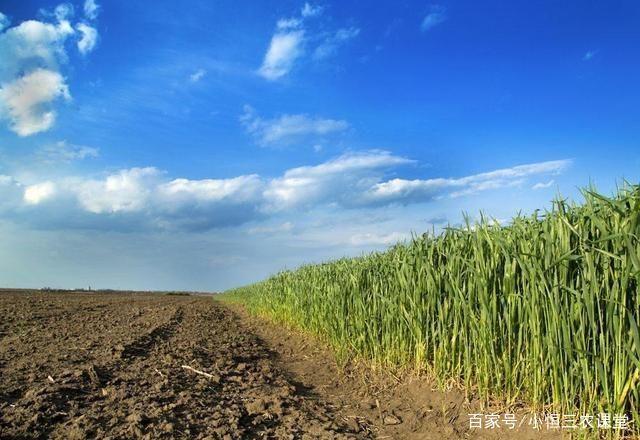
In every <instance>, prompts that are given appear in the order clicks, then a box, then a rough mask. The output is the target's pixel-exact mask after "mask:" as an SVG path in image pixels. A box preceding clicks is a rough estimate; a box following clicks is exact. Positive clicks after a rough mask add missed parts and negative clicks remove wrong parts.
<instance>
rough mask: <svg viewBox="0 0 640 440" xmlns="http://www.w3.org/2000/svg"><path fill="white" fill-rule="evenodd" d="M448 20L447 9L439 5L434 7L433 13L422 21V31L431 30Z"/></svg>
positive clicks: (432, 7)
mask: <svg viewBox="0 0 640 440" xmlns="http://www.w3.org/2000/svg"><path fill="white" fill-rule="evenodd" d="M446 19H447V15H446V10H445V8H444V7H442V6H439V5H432V6H431V11H430V12H429V13H428V14H427V15H426V16H425V17H424V19H423V20H422V24H421V25H420V30H422V32H426V31H428V30H431V29H433V28H434V27H436V26H438V25H439V24H441V23H443V22H444V21H445V20H446Z"/></svg>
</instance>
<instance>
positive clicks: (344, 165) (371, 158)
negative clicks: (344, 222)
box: [264, 151, 414, 211]
mask: <svg viewBox="0 0 640 440" xmlns="http://www.w3.org/2000/svg"><path fill="white" fill-rule="evenodd" d="M412 163H414V162H413V161H412V160H409V159H405V158H402V157H399V156H394V155H392V154H391V153H389V152H386V151H370V152H365V153H357V154H356V153H352V154H345V155H343V156H340V157H338V158H336V159H332V160H330V161H327V162H324V163H322V164H320V165H315V166H304V167H298V168H292V169H290V170H288V171H286V172H285V173H284V175H283V176H282V177H279V178H276V179H273V180H272V181H271V182H269V184H268V186H267V188H266V190H265V192H264V196H265V202H266V208H267V209H268V210H270V211H280V210H284V209H291V208H294V207H300V206H311V205H314V204H318V203H336V204H339V205H342V206H354V205H358V204H359V203H361V201H362V200H361V199H362V194H364V193H366V191H367V190H368V189H369V188H370V186H371V185H372V184H374V183H375V182H377V181H379V179H380V176H381V174H382V171H384V170H385V169H389V168H392V167H395V166H399V165H407V164H412Z"/></svg>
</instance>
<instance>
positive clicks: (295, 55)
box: [258, 3, 360, 81]
mask: <svg viewBox="0 0 640 440" xmlns="http://www.w3.org/2000/svg"><path fill="white" fill-rule="evenodd" d="M322 10H323V8H322V7H321V6H317V5H312V4H310V3H305V4H304V6H303V7H302V9H301V10H300V16H299V17H290V18H281V19H280V20H278V21H277V23H276V32H275V34H274V35H273V36H272V37H271V42H270V43H269V48H268V49H267V52H266V54H265V56H264V59H263V61H262V65H261V66H260V68H259V69H258V74H259V75H261V76H262V77H263V78H265V79H268V80H270V81H275V80H278V79H280V78H282V77H284V76H285V75H287V74H288V73H289V72H290V71H291V70H292V69H293V67H294V65H295V63H296V62H297V61H298V60H299V59H301V58H302V57H303V56H304V55H305V54H307V53H308V54H311V55H312V57H313V59H314V60H316V61H319V60H322V59H325V58H328V57H329V56H331V55H333V54H334V53H335V52H336V51H337V49H338V47H339V46H340V45H342V44H344V43H345V42H347V41H349V40H351V39H353V38H354V37H355V36H357V35H358V34H359V33H360V29H358V28H355V27H350V28H344V29H338V30H327V27H328V26H327V25H326V24H324V23H321V24H320V25H313V20H311V18H312V17H316V16H319V15H320V14H321V13H322ZM324 21H326V20H324ZM314 46H315V47H314ZM307 49H309V51H307Z"/></svg>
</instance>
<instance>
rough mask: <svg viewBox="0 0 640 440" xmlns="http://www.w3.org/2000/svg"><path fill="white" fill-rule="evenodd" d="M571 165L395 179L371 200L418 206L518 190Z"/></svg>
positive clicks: (378, 189) (560, 162) (371, 194)
mask: <svg viewBox="0 0 640 440" xmlns="http://www.w3.org/2000/svg"><path fill="white" fill-rule="evenodd" d="M570 165H571V160H555V161H548V162H539V163H533V164H527V165H519V166H515V167H512V168H504V169H499V170H495V171H490V172H487V173H480V174H474V175H471V176H466V177H460V178H457V179H456V178H434V179H426V180H421V179H415V180H405V179H392V180H389V181H387V182H382V183H377V184H376V185H374V186H373V187H372V189H371V190H370V191H369V193H368V195H367V198H368V200H369V201H370V202H372V203H375V202H376V201H377V202H381V203H404V204H406V203H417V202H422V201H429V200H432V199H434V198H436V197H443V196H445V195H448V196H449V197H460V196H464V195H470V194H475V193H478V192H482V191H487V190H492V189H500V188H506V187H510V186H517V185H519V184H521V183H522V182H524V179H525V178H526V177H529V176H534V175H540V174H559V173H560V172H562V171H564V170H565V169H567V168H568V167H569V166H570Z"/></svg>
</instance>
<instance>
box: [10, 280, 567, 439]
mask: <svg viewBox="0 0 640 440" xmlns="http://www.w3.org/2000/svg"><path fill="white" fill-rule="evenodd" d="M0 316H2V320H0V439H44V438H52V439H84V438H101V439H111V440H115V439H132V438H133V439H173V438H185V439H209V440H212V439H223V440H232V439H249V440H251V439H304V440H308V439H376V438H377V439H399V440H402V439H408V440H412V439H458V438H479V439H502V438H504V439H506V438H517V439H529V438H531V439H533V438H535V439H546V438H553V436H555V438H557V437H558V435H557V433H551V432H549V433H545V432H544V431H543V432H531V431H530V430H529V431H523V432H516V431H513V432H510V431H505V430H502V431H499V430H495V431H491V430H469V429H468V423H469V422H468V418H467V412H468V409H469V408H468V407H467V404H466V403H465V402H464V396H463V394H461V393H459V392H455V391H451V392H446V393H440V392H437V391H433V390H431V388H430V387H429V386H427V385H426V384H425V383H424V381H422V380H415V381H401V382H400V383H394V384H393V386H382V385H384V383H383V382H375V383H373V382H372V383H366V382H365V381H363V379H362V377H363V376H360V375H358V374H352V375H349V374H347V375H345V374H342V372H341V371H340V370H339V369H338V367H337V364H336V362H335V360H334V357H333V355H332V354H331V353H330V352H329V351H328V350H327V349H326V348H325V347H323V346H322V344H319V343H317V342H315V341H313V340H312V339H310V338H306V337H304V336H302V335H299V334H297V333H296V332H292V331H289V330H287V329H285V328H283V327H280V326H277V325H273V324H271V323H269V322H268V321H266V320H264V319H261V318H256V317H251V316H249V315H248V314H247V313H245V312H244V311H242V309H241V308H239V307H231V306H227V305H223V304H221V303H219V302H217V301H214V300H213V299H212V298H211V297H205V296H179V295H159V294H134V293H130V294H91V293H44V292H31V293H26V292H6V291H3V292H2V293H0ZM372 385H375V386H372ZM471 408H472V407H471Z"/></svg>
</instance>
